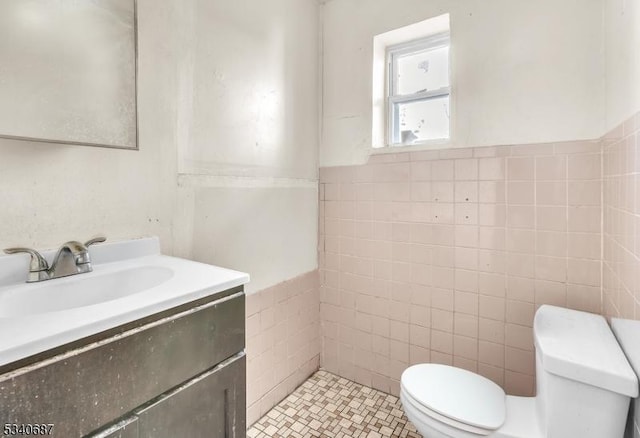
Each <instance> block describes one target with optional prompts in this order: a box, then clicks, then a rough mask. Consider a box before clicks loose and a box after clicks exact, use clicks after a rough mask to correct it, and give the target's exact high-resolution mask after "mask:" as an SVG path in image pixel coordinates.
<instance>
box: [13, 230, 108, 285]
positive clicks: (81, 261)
mask: <svg viewBox="0 0 640 438" xmlns="http://www.w3.org/2000/svg"><path fill="white" fill-rule="evenodd" d="M105 240H107V239H106V238H105V237H96V238H95V239H91V240H89V241H87V242H85V243H80V242H78V241H75V240H72V241H70V242H67V243H65V244H64V245H62V246H61V247H60V249H59V250H58V253H57V254H56V256H55V258H54V259H53V263H52V264H51V268H49V264H48V263H47V261H46V260H45V259H44V257H42V255H41V254H40V253H39V252H38V251H36V250H35V249H30V248H7V249H5V250H4V252H5V253H7V254H17V253H22V252H25V253H27V254H29V255H30V256H31V262H30V263H29V277H28V278H27V283H35V282H38V281H45V280H53V279H54V278H60V277H67V276H69V275H76V274H83V273H85V272H91V271H93V267H92V266H91V257H90V256H89V249H88V248H89V246H91V245H93V244H94V243H100V242H104V241H105Z"/></svg>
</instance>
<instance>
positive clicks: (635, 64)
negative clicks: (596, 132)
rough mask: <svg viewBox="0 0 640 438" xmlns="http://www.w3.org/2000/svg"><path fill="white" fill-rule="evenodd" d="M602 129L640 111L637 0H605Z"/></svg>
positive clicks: (639, 34)
mask: <svg viewBox="0 0 640 438" xmlns="http://www.w3.org/2000/svg"><path fill="white" fill-rule="evenodd" d="M604 41H605V44H604V46H605V56H606V126H605V131H609V130H610V129H611V128H613V127H615V126H616V125H618V124H619V123H620V122H622V121H624V120H626V119H627V118H628V117H629V116H631V115H632V114H634V113H635V112H637V111H640V4H639V2H638V1H636V0H605V2H604Z"/></svg>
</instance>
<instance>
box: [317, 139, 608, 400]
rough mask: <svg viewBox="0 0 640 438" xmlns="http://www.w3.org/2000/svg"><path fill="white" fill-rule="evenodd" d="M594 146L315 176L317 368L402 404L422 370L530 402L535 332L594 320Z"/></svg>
mask: <svg viewBox="0 0 640 438" xmlns="http://www.w3.org/2000/svg"><path fill="white" fill-rule="evenodd" d="M601 158H602V149H601V143H600V141H584V142H566V143H555V144H539V145H518V146H500V147H481V148H465V149H453V150H442V151H425V152H405V153H396V154H381V155H374V156H372V157H371V159H370V161H369V163H367V164H366V165H362V166H349V167H330V168H322V169H321V170H320V182H321V185H320V209H319V212H320V219H319V233H320V238H319V262H320V279H321V289H320V299H321V327H322V342H323V348H322V356H321V364H322V367H323V368H326V369H327V370H328V371H331V372H334V373H337V374H339V375H340V376H343V377H345V378H348V379H352V380H355V381H356V382H358V383H361V384H364V385H368V386H372V387H373V388H376V389H379V390H382V391H385V392H389V393H391V394H395V395H397V394H398V392H399V378H400V374H401V373H402V371H403V370H404V369H405V368H406V367H407V366H409V365H411V364H414V363H419V362H436V363H446V364H453V365H455V366H459V367H462V368H465V369H469V370H471V371H475V372H478V373H480V374H482V375H484V376H486V377H488V378H490V379H492V380H493V381H495V382H496V383H498V384H500V385H502V386H503V387H504V388H505V389H506V391H507V392H508V393H510V394H516V395H532V394H533V392H534V349H533V338H532V323H533V316H534V312H535V310H536V308H537V307H538V306H540V305H542V304H545V303H549V304H554V305H559V306H566V307H570V308H575V309H580V310H586V311H590V312H596V313H600V312H601V310H602V306H601V211H602V208H601V205H602V204H601V193H602V182H601V175H602V173H601Z"/></svg>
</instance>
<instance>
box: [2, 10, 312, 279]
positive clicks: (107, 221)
mask: <svg viewBox="0 0 640 438" xmlns="http://www.w3.org/2000/svg"><path fill="white" fill-rule="evenodd" d="M138 8H139V11H138V12H139V14H138V15H139V17H138V19H139V64H140V65H139V88H140V90H139V116H140V151H138V152H133V151H122V150H113V149H101V148H92V147H82V146H65V145H52V144H37V143H26V142H17V141H7V140H0V205H1V206H2V208H1V209H0V247H7V246H10V245H27V246H32V247H35V248H53V247H57V246H58V245H60V244H61V243H63V242H64V241H66V240H70V239H88V238H89V237H92V236H94V235H96V234H105V235H106V236H107V237H109V238H110V239H112V240H116V239H126V238H133V237H139V236H147V235H158V236H159V237H160V241H161V244H162V247H163V252H165V253H169V254H176V255H180V256H185V257H191V258H195V259H197V260H200V261H203V262H208V263H213V264H219V265H222V266H228V267H232V268H235V269H238V270H242V271H246V272H248V273H249V274H251V276H252V283H251V285H250V286H249V290H250V291H255V290H259V289H262V288H264V287H268V286H270V285H272V284H275V283H278V282H281V281H283V280H286V279H289V278H291V277H295V276H297V275H300V274H302V273H305V272H308V271H310V270H313V269H315V268H316V267H317V249H316V248H317V217H318V215H317V168H318V165H317V155H318V141H317V139H318V75H319V73H318V72H319V69H318V35H319V29H318V4H317V2H316V1H315V0H274V1H270V2H263V1H261V0H251V1H247V2H229V1H226V0H186V1H181V2H170V1H157V0H139V5H138Z"/></svg>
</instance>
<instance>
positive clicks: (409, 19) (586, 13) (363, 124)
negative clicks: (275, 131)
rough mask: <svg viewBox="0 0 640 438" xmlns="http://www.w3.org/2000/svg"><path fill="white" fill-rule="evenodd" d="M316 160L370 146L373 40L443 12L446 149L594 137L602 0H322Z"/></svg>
mask: <svg viewBox="0 0 640 438" xmlns="http://www.w3.org/2000/svg"><path fill="white" fill-rule="evenodd" d="M322 9H323V12H322V14H323V17H322V19H323V41H322V46H323V114H322V141H321V147H320V165H321V166H334V165H347V164H361V163H364V162H366V160H367V159H368V156H369V155H370V153H371V152H372V149H371V145H372V137H371V133H372V125H371V119H372V117H371V111H372V103H371V87H372V53H373V37H374V36H375V35H377V34H380V33H383V32H387V31H390V30H393V29H397V28H399V27H402V26H406V25H409V24H412V23H415V22H418V21H422V20H425V19H428V18H431V17H435V16H438V15H440V14H444V13H449V14H450V15H451V41H452V43H451V44H452V46H451V65H452V106H453V124H452V128H453V130H452V141H451V145H450V146H453V147H464V146H484V145H496V144H513V143H538V142H551V141H564V140H577V139H592V138H596V137H599V136H600V135H601V134H602V132H603V131H604V110H603V106H604V102H605V97H604V80H603V77H604V57H603V26H602V0H567V1H562V2H558V1H554V0H541V1H537V2H529V1H525V0H492V1H490V2H488V1H481V0H466V1H456V0H431V1H428V2H426V1H422V0H402V1H397V0H331V1H328V2H326V3H325V4H324V5H323V8H322Z"/></svg>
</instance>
